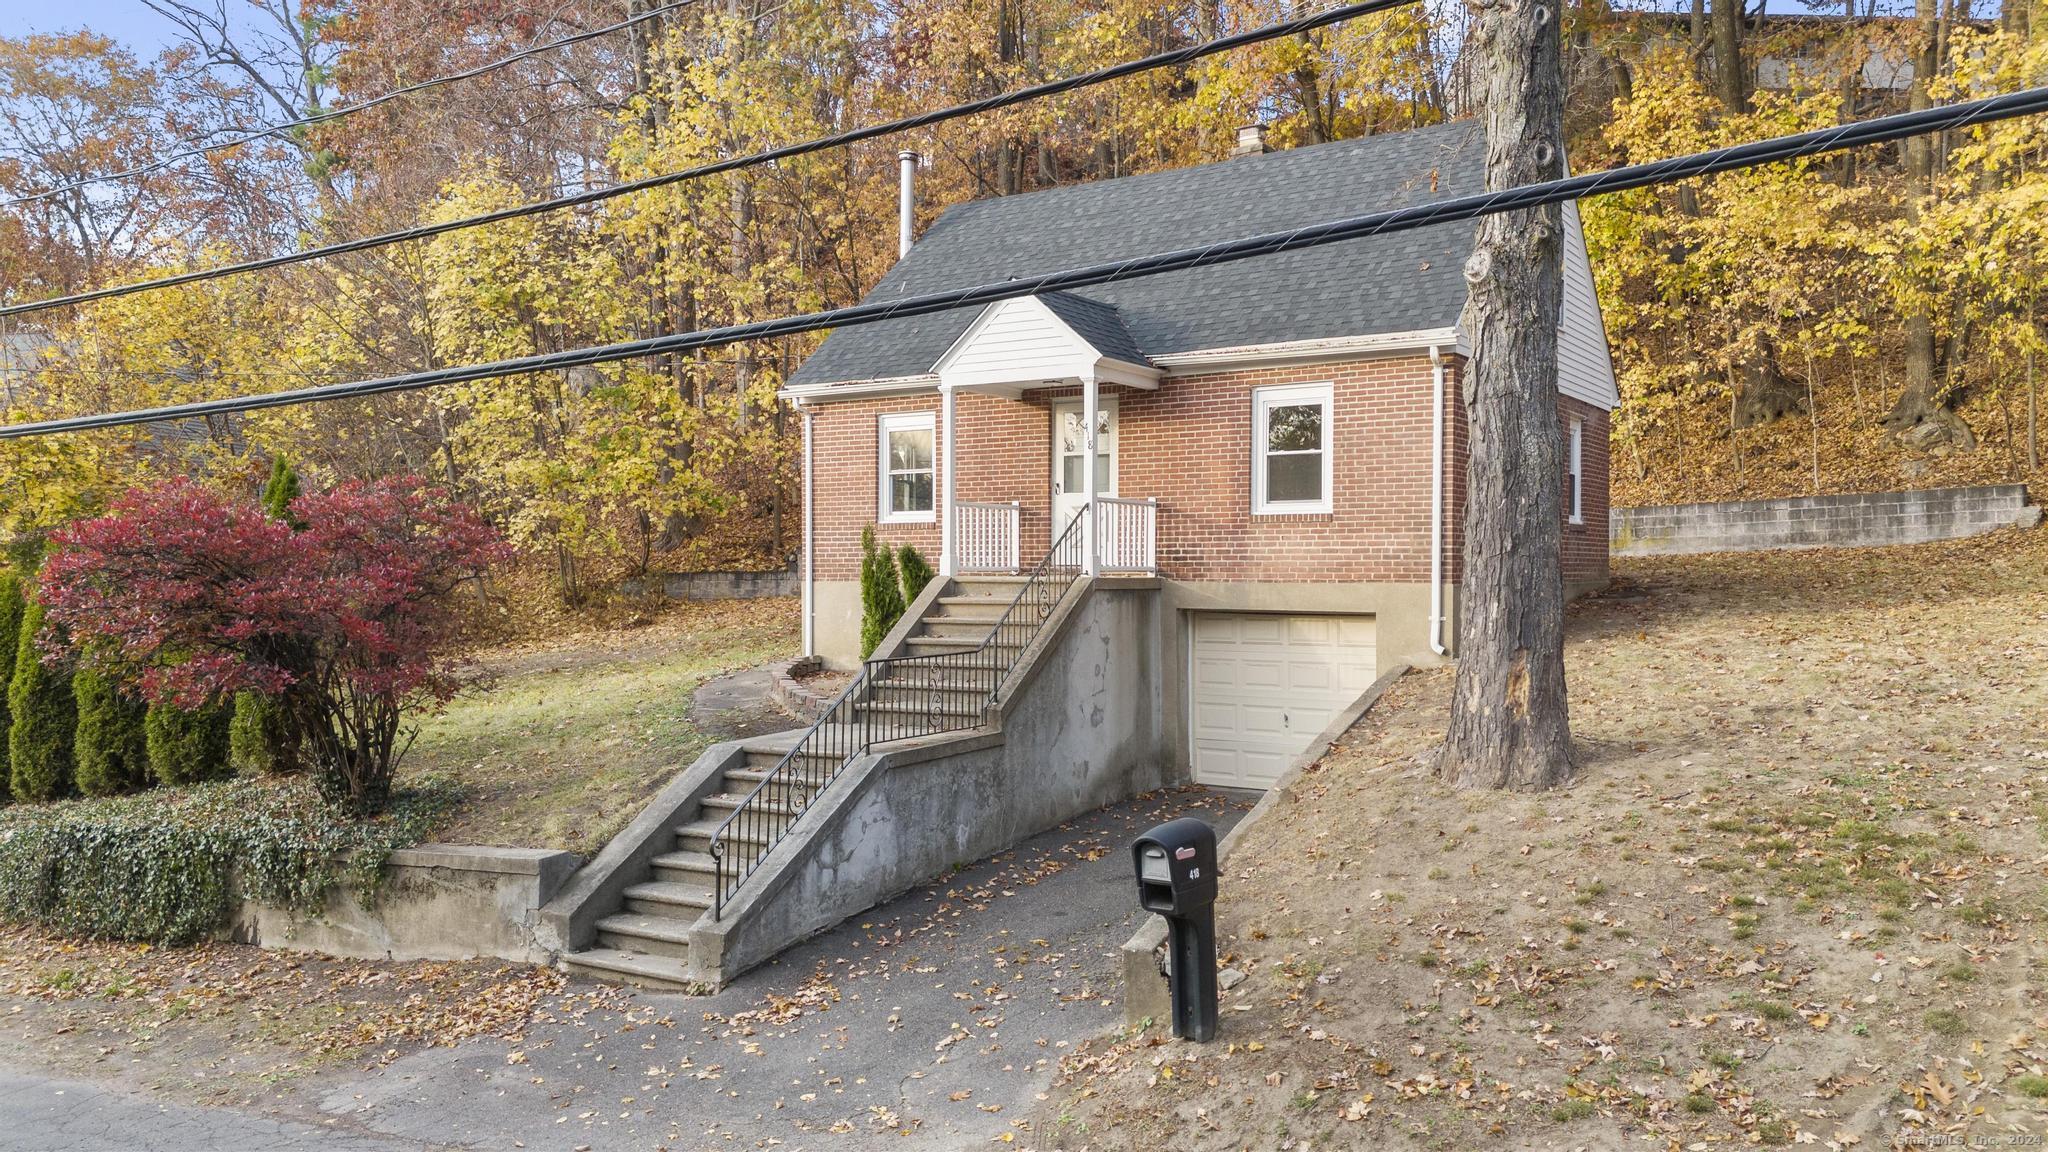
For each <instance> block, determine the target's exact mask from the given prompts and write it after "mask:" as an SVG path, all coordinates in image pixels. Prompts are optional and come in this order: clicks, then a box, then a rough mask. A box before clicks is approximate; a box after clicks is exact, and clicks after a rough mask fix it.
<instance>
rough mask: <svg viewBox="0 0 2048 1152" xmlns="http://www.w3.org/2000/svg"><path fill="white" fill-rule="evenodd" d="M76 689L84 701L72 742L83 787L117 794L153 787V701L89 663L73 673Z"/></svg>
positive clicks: (88, 791)
mask: <svg viewBox="0 0 2048 1152" xmlns="http://www.w3.org/2000/svg"><path fill="white" fill-rule="evenodd" d="M71 694H72V697H73V698H74V699H76V700H77V701H78V736H77V739H76V740H75V741H74V742H73V744H72V748H71V754H72V759H73V760H74V761H75V762H76V770H77V774H78V790H79V791H80V792H83V793H85V794H86V795H87V796H117V795H119V794H121V793H123V792H133V791H136V790H137V789H141V788H146V787H148V786H149V745H148V741H147V739H146V737H145V736H144V727H145V725H144V718H145V717H146V716H147V715H148V713H149V708H148V706H147V705H145V704H144V703H143V702H142V701H140V700H138V699H136V698H135V697H133V696H130V695H128V694H126V693H124V692H121V691H119V690H117V689H116V688H115V687H114V683H113V681H111V680H109V679H107V678H106V677H105V676H104V675H101V674H100V673H98V672H94V671H92V670H91V669H89V668H81V669H79V670H78V671H77V672H75V673H73V674H72V677H71Z"/></svg>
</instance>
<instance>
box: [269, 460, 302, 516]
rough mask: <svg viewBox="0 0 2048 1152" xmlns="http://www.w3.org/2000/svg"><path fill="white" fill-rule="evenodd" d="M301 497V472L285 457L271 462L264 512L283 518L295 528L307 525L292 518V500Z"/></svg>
mask: <svg viewBox="0 0 2048 1152" xmlns="http://www.w3.org/2000/svg"><path fill="white" fill-rule="evenodd" d="M298 498H299V474H298V473H297V472H294V471H292V466H291V463H290V462H289V461H287V460H286V459H285V458H284V457H282V456H279V457H277V458H276V459H274V460H272V461H271V462H270V479H269V480H268V481H266V482H265V483H264V485H263V514H264V515H265V516H268V517H270V518H271V519H272V520H282V521H284V522H285V523H287V524H290V525H291V526H292V527H293V528H294V529H299V528H303V527H305V526H304V525H303V524H300V523H298V522H297V521H295V520H293V519H292V514H291V512H292V501H294V500H297V499H298Z"/></svg>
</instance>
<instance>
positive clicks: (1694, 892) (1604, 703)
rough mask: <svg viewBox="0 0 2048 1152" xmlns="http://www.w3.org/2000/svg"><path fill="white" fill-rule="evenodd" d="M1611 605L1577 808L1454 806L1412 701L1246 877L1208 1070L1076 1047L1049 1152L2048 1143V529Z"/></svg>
mask: <svg viewBox="0 0 2048 1152" xmlns="http://www.w3.org/2000/svg"><path fill="white" fill-rule="evenodd" d="M1618 574H1619V575H1620V577H1621V579H1620V582H1619V585H1618V587H1617V589H1616V590H1614V591H1612V592H1610V593H1608V594H1606V595H1603V596H1601V597H1599V598H1596V599H1594V600H1591V601H1588V602H1585V603H1582V604H1580V605H1579V606H1577V607H1576V608H1575V609H1574V613H1573V619H1572V622H1571V640H1570V652H1569V662H1570V677H1571V689H1572V708H1573V721H1574V728H1575V730H1576V734H1577V738H1578V742H1579V744H1578V748H1579V752H1578V755H1579V759H1580V761H1581V766H1580V771H1579V777H1578V780H1577V782H1576V783H1575V784H1574V785H1573V786H1572V787H1571V788H1570V789H1568V790H1566V791H1562V792H1556V793H1551V794H1547V795H1501V794H1492V793H1487V794H1457V793H1452V792H1449V791H1447V790H1446V789H1444V788H1441V787H1439V786H1438V785H1437V784H1435V783H1434V781H1433V780H1432V778H1431V774H1430V758H1431V752H1432V747H1433V745H1434V743H1435V742H1436V741H1437V740H1438V739H1439V738H1440V735H1441V717H1442V716H1443V715H1444V713H1445V710H1446V704H1447V701H1448V697H1449V688H1450V679H1449V675H1448V673H1447V672H1431V673H1423V674H1415V675H1411V676H1410V677H1409V678H1407V679H1406V680H1404V681H1403V682H1401V683H1400V684H1399V685H1397V686H1396V688H1395V689H1394V691H1393V692H1391V693H1390V694H1389V696H1388V697H1387V699H1386V700H1385V701H1384V702H1383V703H1382V705H1381V706H1380V707H1379V708H1378V709H1377V710H1376V711H1375V712H1374V713H1373V714H1372V715H1371V716H1370V717H1368V719H1367V721H1366V722H1365V723H1363V724H1361V725H1360V726H1359V727H1358V728H1357V729H1354V730H1353V731H1352V732H1351V733H1350V734H1349V735H1348V737H1347V738H1346V740H1345V741H1344V742H1343V743H1342V744H1341V745H1340V746H1339V748H1338V749H1336V750H1334V751H1333V752H1332V754H1331V755H1330V756H1329V757H1327V758H1326V759H1325V761H1324V762H1323V763H1322V764H1321V765H1320V766H1319V767H1318V768H1317V769H1315V770H1313V771H1312V772H1310V773H1309V774H1307V775H1306V776H1305V777H1304V778H1303V779H1302V780H1301V781H1300V783H1299V785H1298V786H1297V787H1296V788H1295V789H1294V790H1293V791H1292V793H1291V802H1290V803H1288V804H1286V805H1284V806H1282V807H1281V808H1280V809H1279V810H1278V811H1277V812H1276V813H1275V815H1274V816H1273V818H1271V819H1268V820H1266V821H1265V822H1263V823H1262V824H1261V825H1260V826H1258V827H1257V828H1255V829H1254V830H1253V831H1252V832H1251V834H1250V836H1249V838H1248V840H1247V841H1246V842H1245V843H1244V844H1243V845H1242V846H1241V847H1240V848H1239V850H1238V852H1237V854H1236V855H1235V856H1234V858H1233V860H1232V867H1231V869H1230V872H1229V874H1228V877H1227V879H1226V895H1225V898H1224V902H1223V905H1222V907H1221V909H1220V918H1221V919H1220V925H1219V936H1220V938H1221V940H1222V945H1221V946H1222V948H1223V949H1224V950H1225V952H1226V953H1227V954H1228V955H1227V957H1226V959H1227V961H1228V962H1229V963H1230V964H1232V965H1234V966H1235V967H1237V968H1239V969H1241V970H1244V971H1246V972H1248V973H1249V977H1248V979H1246V980H1245V981H1244V983H1243V984H1241V985H1240V986H1238V987H1237V988H1235V989H1234V990H1232V991H1230V992H1228V993H1226V994H1225V1004H1224V1021H1223V1029H1222V1035H1221V1038H1220V1040H1219V1041H1218V1042H1217V1043H1215V1044H1213V1045H1210V1046H1206V1047H1201V1048H1196V1047H1193V1046H1190V1045H1187V1044H1184V1043H1182V1042H1178V1041H1168V1040H1165V1039H1163V1038H1162V1037H1161V1036H1160V1035H1159V1033H1158V1032H1157V1031H1156V1030H1155V1031H1153V1032H1150V1033H1147V1034H1143V1035H1139V1036H1136V1037H1125V1038H1118V1039H1115V1040H1104V1041H1097V1042H1095V1043H1093V1044H1090V1045H1087V1046H1086V1047H1084V1048H1082V1049H1080V1050H1078V1051H1077V1052H1076V1053H1074V1054H1073V1055H1072V1056H1070V1057H1069V1059H1068V1061H1067V1064H1066V1076H1065V1078H1064V1079H1063V1082H1062V1084H1061V1085H1060V1086H1059V1087H1058V1088H1057V1089H1056V1090H1055V1092H1054V1094H1053V1098H1052V1100H1051V1101H1050V1102H1049V1103H1048V1104H1047V1107H1046V1111H1045V1113H1044V1114H1043V1115H1042V1116H1041V1117H1040V1118H1039V1120H1038V1122H1037V1124H1036V1125H1035V1131H1034V1132H1033V1133H1032V1142H1033V1143H1035V1144H1037V1145H1039V1146H1045V1147H1057V1148H1067V1149H1082V1148H1119V1149H1120V1148H1148V1149H1149V1148H1156V1147H1174V1148H1181V1149H1188V1148H1192V1149H1225V1148H1249V1149H1268V1148H1277V1149H1282V1150H1286V1152H1307V1150H1310V1149H1323V1148H1380V1147H1393V1148H1411V1147H1412V1148H1442V1149H1470V1148H1624V1147H1650V1148H1666V1147H1668V1148H1685V1149H1699V1148H1713V1147H1719V1146H1726V1145H1740V1144H1751V1143H1766V1144H1788V1143H1800V1144H1806V1143H1811V1144H1815V1145H1817V1146H1823V1145H1824V1146H1828V1147H1849V1146H1856V1145H1859V1144H1860V1145H1861V1146H1863V1147H1866V1148H1868V1147H1881V1146H1891V1145H1892V1143H1893V1141H1894V1140H1895V1139H1896V1138H1898V1137H1899V1136H1900V1135H1901V1134H1902V1133H1904V1134H1913V1135H1918V1136H1922V1137H1926V1136H1932V1135H1935V1134H1943V1135H1949V1136H1956V1135H1960V1134H1964V1133H1967V1134H1968V1135H1969V1136H1971V1137H1974V1138H1977V1139H1979V1140H1987V1139H1990V1138H1994V1137H1996V1138H2000V1139H2001V1140H2002V1139H2003V1138H2004V1137H2008V1136H2021V1134H2023V1133H2028V1134H2040V1133H2043V1132H2048V1107H2044V1105H2048V1101H2044V1100H2043V1099H2042V1097H2044V1096H2048V1079H2044V1078H2043V1076H2044V1074H2048V1004H2044V1002H2043V994H2044V989H2043V987H2042V977H2041V968H2040V965H2041V963H2042V960H2043V957H2044V955H2048V953H2044V949H2043V944H2044V941H2043V919H2042V917H2043V910H2044V900H2043V887H2042V881H2043V876H2044V874H2048V843H2044V840H2043V827H2044V826H2043V824H2042V823H2041V818H2042V816H2043V814H2044V811H2048V808H2044V802H2048V791H2044V788H2043V782H2044V779H2048V727H2044V723H2048V532H2038V531H2037V532H2034V533H2018V532H2006V533H2001V534H1998V535H1994V536H1990V537H1982V538H1978V539H1975V540H1970V541H1961V542H1951V543H1946V544H1937V545H1926V546H1920V547H1916V548H1905V549H1886V550H1863V551H1843V552H1800V553H1779V554H1769V555H1754V556H1727V557H1700V558H1672V559H1655V560H1637V561H1630V562H1627V563H1625V564H1621V565H1619V566H1618ZM2022 1139H2024V1137H2022Z"/></svg>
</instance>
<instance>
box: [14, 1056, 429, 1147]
mask: <svg viewBox="0 0 2048 1152" xmlns="http://www.w3.org/2000/svg"><path fill="white" fill-rule="evenodd" d="M422 1147H423V1146H422V1145H420V1144H418V1143H415V1142H409V1141H398V1140H391V1139H388V1138H381V1137H376V1136H366V1135H362V1134H359V1133H354V1132H350V1131H347V1130H344V1129H342V1128H340V1127H338V1126H324V1127H323V1126H316V1125H313V1124H305V1123H296V1122H292V1121H285V1120H277V1119H272V1118H270V1117H266V1116H252V1115H248V1114H245V1113H241V1112H231V1111H228V1110H227V1109H224V1108H193V1107H188V1106H184V1105H178V1104H161V1103H157V1102H156V1101H153V1100H150V1099H148V1098H146V1097H141V1096H132V1095H128V1094H125V1093H120V1092H114V1091H111V1090H109V1089H106V1088H101V1087H99V1086H98V1085H94V1084H86V1083H81V1082H79V1081H76V1080H50V1079H46V1078H44V1077H41V1076H31V1075H23V1074H17V1073H13V1072H6V1071H0V1149H7V1150H9V1152H16V1150H19V1152H417V1150H419V1149H421V1148H422Z"/></svg>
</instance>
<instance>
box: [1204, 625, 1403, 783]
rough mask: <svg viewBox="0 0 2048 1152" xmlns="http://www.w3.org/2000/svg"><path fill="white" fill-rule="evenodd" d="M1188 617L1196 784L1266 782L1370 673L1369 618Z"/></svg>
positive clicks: (1372, 662) (1353, 697)
mask: <svg viewBox="0 0 2048 1152" xmlns="http://www.w3.org/2000/svg"><path fill="white" fill-rule="evenodd" d="M1190 624H1191V626H1190V629H1189V631H1190V634H1191V636H1192V638H1193V665H1194V667H1193V669H1192V672H1193V675H1192V676H1191V677H1190V690H1189V695H1190V697H1191V699H1190V701H1189V714H1190V716H1191V718H1192V722H1191V724H1190V727H1191V728H1192V730H1193V731H1192V736H1193V748H1192V749H1191V752H1190V755H1189V760H1190V762H1191V763H1192V765H1193V766H1194V771H1195V779H1196V780H1197V781H1198V782H1200V783H1204V784H1220V785H1225V786H1234V787H1250V788H1263V787H1268V786H1270V785H1271V784H1272V783H1273V782H1274V781H1275V780H1277V779H1278V778H1279V776H1280V773H1282V772H1284V771H1286V769H1287V765H1288V764H1289V763H1291V762H1292V761H1293V759H1294V757H1296V756H1297V755H1299V754H1300V753H1301V751H1302V750H1303V749H1305V748H1307V747H1308V743H1309V741H1310V740H1313V739H1314V738H1315V737H1316V734H1317V733H1319V732H1321V731H1322V730H1323V729H1324V728H1326V727H1328V726H1329V724H1330V722H1331V721H1332V720H1333V719H1335V718H1336V715H1337V713H1338V712H1340V711H1341V710H1342V709H1343V708H1344V707H1345V706H1346V705H1349V704H1350V703H1351V702H1352V701H1353V700H1356V699H1357V698H1358V696H1359V694H1360V693H1362V692H1364V691H1365V689H1366V688H1367V687H1369V686H1370V685H1371V684H1372V681H1373V677H1374V676H1375V675H1376V674H1377V667H1376V658H1375V657H1376V654H1375V651H1374V637H1375V632H1374V621H1373V618H1372V617H1370V616H1288V615H1258V614H1230V613H1207V612H1205V613H1197V614H1195V616H1194V619H1193V620H1192V621H1191V622H1190Z"/></svg>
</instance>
